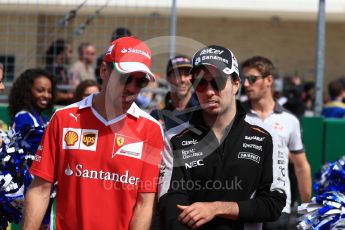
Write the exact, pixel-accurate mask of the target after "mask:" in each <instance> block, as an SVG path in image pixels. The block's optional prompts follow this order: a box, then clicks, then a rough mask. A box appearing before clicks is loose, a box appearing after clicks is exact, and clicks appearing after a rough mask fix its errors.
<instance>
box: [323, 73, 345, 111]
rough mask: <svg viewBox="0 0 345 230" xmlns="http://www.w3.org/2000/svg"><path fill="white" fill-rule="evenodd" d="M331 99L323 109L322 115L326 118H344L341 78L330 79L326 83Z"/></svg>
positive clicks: (344, 109)
mask: <svg viewBox="0 0 345 230" xmlns="http://www.w3.org/2000/svg"><path fill="white" fill-rule="evenodd" d="M328 91H329V96H330V97H331V101H330V102H328V103H327V104H326V105H325V106H324V108H323V110H322V116H324V117H326V118H345V103H344V102H343V100H344V98H345V87H344V84H343V82H342V79H338V80H335V81H332V82H330V83H329V85H328Z"/></svg>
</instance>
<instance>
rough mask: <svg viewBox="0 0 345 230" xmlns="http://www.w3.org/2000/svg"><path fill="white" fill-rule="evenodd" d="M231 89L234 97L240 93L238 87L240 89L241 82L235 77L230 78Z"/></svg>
mask: <svg viewBox="0 0 345 230" xmlns="http://www.w3.org/2000/svg"><path fill="white" fill-rule="evenodd" d="M231 81H232V85H233V86H232V87H233V92H234V95H237V94H238V93H239V91H240V87H241V80H240V78H239V77H236V78H232V80H231Z"/></svg>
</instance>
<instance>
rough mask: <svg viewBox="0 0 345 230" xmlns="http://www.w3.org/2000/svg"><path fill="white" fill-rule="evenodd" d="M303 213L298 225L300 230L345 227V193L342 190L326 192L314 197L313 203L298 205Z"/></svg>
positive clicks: (327, 229)
mask: <svg viewBox="0 0 345 230" xmlns="http://www.w3.org/2000/svg"><path fill="white" fill-rule="evenodd" d="M298 213H299V214H303V216H302V217H300V218H299V221H300V223H299V224H298V225H297V229H299V230H307V229H317V230H329V229H330V230H335V229H345V195H344V194H342V193H340V192H333V191H330V192H325V193H324V194H322V195H319V196H316V197H313V198H312V202H311V203H307V204H302V205H300V206H299V207H298Z"/></svg>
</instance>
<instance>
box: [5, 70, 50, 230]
mask: <svg viewBox="0 0 345 230" xmlns="http://www.w3.org/2000/svg"><path fill="white" fill-rule="evenodd" d="M54 91H55V83H54V80H53V76H52V75H51V74H50V73H48V72H46V71H45V70H42V69H28V70H26V71H24V72H23V73H22V74H21V75H20V76H19V78H18V79H17V80H16V81H15V82H14V84H13V87H12V89H11V91H10V96H9V112H10V116H11V118H12V120H13V124H12V129H11V130H9V131H8V132H7V133H4V132H1V136H2V139H3V141H2V142H3V145H2V148H1V154H0V159H1V164H2V167H1V171H0V185H1V190H0V202H1V209H2V210H0V213H1V215H0V229H5V227H6V225H7V222H14V223H19V222H20V221H21V217H22V211H23V210H22V206H23V200H24V194H25V192H26V190H27V188H28V186H29V185H30V183H31V180H32V176H31V174H30V173H29V168H30V166H31V162H32V160H33V159H34V155H35V152H36V150H37V148H38V146H39V143H40V141H41V139H42V136H43V133H44V130H45V127H46V125H47V123H48V119H47V118H46V116H44V114H43V113H44V112H46V111H49V110H51V109H52V107H53V103H52V102H53V100H54ZM48 222H49V216H48V215H47V218H45V220H44V224H48ZM44 228H45V227H44V225H42V229H44Z"/></svg>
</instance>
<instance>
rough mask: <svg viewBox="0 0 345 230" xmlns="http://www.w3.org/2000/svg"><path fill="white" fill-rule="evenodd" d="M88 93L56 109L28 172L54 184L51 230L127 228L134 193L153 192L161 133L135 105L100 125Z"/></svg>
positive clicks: (150, 118)
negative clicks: (53, 219)
mask: <svg viewBox="0 0 345 230" xmlns="http://www.w3.org/2000/svg"><path fill="white" fill-rule="evenodd" d="M91 105H92V95H91V96H89V97H87V98H85V99H84V100H82V101H80V102H78V103H75V104H72V105H70V106H68V107H66V108H63V109H61V110H59V111H57V112H56V113H55V114H54V116H53V118H52V120H51V121H50V124H49V126H48V127H47V129H46V131H45V135H44V137H43V139H42V142H41V145H40V146H39V148H38V151H37V154H36V157H35V161H34V162H33V164H32V167H31V170H30V172H31V173H32V174H34V175H36V176H39V177H41V178H43V179H45V180H47V181H49V182H51V183H54V182H56V181H57V182H58V189H57V196H56V228H57V229H63V230H66V229H73V230H75V229H83V230H88V229H90V230H91V229H92V230H95V229H104V230H106V229H111V230H114V229H126V230H127V229H128V228H129V223H130V221H131V218H132V215H133V208H134V207H135V203H136V198H137V195H138V193H140V192H148V193H153V192H156V187H157V181H158V174H159V163H160V161H161V152H162V149H163V133H162V129H161V126H160V125H159V123H158V122H157V121H156V120H155V119H153V118H152V117H151V116H150V115H148V114H147V113H145V112H143V111H142V110H141V109H140V108H139V107H138V106H137V105H136V104H135V103H133V104H132V106H131V107H130V109H129V110H128V111H127V113H126V114H123V115H121V116H119V117H117V118H115V119H113V120H111V121H106V120H105V119H104V118H103V117H101V116H100V115H99V114H98V113H97V112H96V111H95V110H94V109H93V108H92V107H91Z"/></svg>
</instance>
